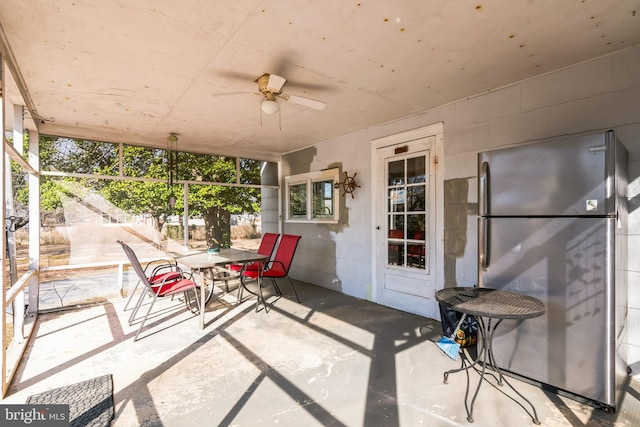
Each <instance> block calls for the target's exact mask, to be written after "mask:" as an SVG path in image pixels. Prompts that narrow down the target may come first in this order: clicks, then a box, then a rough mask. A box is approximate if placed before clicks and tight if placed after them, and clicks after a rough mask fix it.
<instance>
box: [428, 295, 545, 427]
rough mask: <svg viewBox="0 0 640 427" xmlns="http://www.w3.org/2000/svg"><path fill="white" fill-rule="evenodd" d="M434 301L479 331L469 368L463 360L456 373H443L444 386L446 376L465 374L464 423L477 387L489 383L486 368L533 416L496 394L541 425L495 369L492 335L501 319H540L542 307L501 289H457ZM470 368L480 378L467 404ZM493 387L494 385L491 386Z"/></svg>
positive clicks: (468, 414)
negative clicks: (473, 322) (473, 323)
mask: <svg viewBox="0 0 640 427" xmlns="http://www.w3.org/2000/svg"><path fill="white" fill-rule="evenodd" d="M436 300H437V301H438V302H439V303H440V304H442V305H443V306H445V307H447V308H450V309H452V310H455V311H458V312H460V313H466V314H468V315H472V316H475V317H476V319H477V320H478V329H479V331H480V335H481V338H482V340H481V344H480V343H479V344H478V345H479V346H481V347H480V348H479V352H478V355H477V357H476V359H475V361H473V363H470V364H469V365H466V366H465V363H464V358H463V365H462V367H461V368H459V369H452V370H449V371H447V372H445V373H444V383H445V384H446V383H447V379H448V377H449V374H452V373H455V372H460V371H466V372H467V390H466V393H465V401H464V405H465V409H466V410H467V421H469V422H470V423H472V422H473V405H474V403H475V401H476V397H477V396H478V391H480V386H481V385H482V382H483V381H488V380H487V378H486V377H485V373H486V369H487V368H489V369H491V370H492V371H494V372H495V373H496V374H497V376H494V375H491V376H492V377H493V378H495V379H496V381H497V385H499V386H502V385H503V383H504V384H507V385H508V386H509V387H510V388H511V389H512V390H513V391H514V392H515V393H516V394H517V395H518V396H520V398H521V399H523V400H524V401H525V402H527V403H528V404H529V406H531V409H532V410H533V414H532V413H530V412H529V411H528V410H527V408H526V407H525V406H524V405H523V404H522V403H520V402H518V401H517V400H516V399H515V398H514V397H512V396H510V395H509V394H507V393H505V392H504V391H503V390H500V389H499V388H498V390H499V391H500V392H501V393H502V394H504V395H505V396H507V397H509V398H510V399H511V400H513V401H515V402H516V403H518V404H519V405H520V406H521V407H522V408H523V409H524V410H525V411H526V412H527V414H528V415H529V416H530V417H531V419H532V420H533V422H534V424H540V421H538V414H537V412H536V408H535V407H534V406H533V404H532V403H531V402H530V401H529V400H528V399H527V398H526V397H524V396H523V395H522V394H521V393H520V392H519V391H518V390H516V389H515V388H514V387H513V385H511V384H510V383H509V382H508V381H507V379H506V378H505V377H504V376H503V375H502V371H500V368H498V366H497V364H496V363H495V359H494V357H493V348H492V341H493V334H494V332H495V330H496V328H497V327H498V325H499V324H500V323H501V322H502V321H503V320H504V319H518V320H521V319H530V318H533V317H538V316H542V315H543V314H544V312H545V308H544V304H543V303H542V301H540V300H539V299H537V298H534V297H531V296H528V295H523V294H520V293H517V292H512V291H506V290H502V289H492V288H475V287H459V288H458V287H456V288H446V289H442V290H439V291H438V292H436ZM480 362H481V365H482V369H479V368H477V366H476V365H477V364H478V363H480ZM471 368H473V369H474V370H475V371H476V372H478V373H479V375H480V380H479V381H478V386H477V387H476V390H475V393H474V394H473V397H472V398H471V403H470V404H469V403H468V400H469V375H468V371H469V369H471ZM492 385H493V384H492Z"/></svg>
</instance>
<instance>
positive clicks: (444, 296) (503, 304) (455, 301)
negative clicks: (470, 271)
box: [436, 287, 545, 319]
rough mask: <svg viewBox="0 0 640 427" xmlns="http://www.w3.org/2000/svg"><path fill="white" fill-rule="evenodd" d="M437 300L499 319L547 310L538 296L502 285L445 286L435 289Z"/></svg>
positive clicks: (446, 304)
mask: <svg viewBox="0 0 640 427" xmlns="http://www.w3.org/2000/svg"><path fill="white" fill-rule="evenodd" d="M436 300H437V301H438V302H439V303H440V304H442V305H444V306H446V307H448V308H451V309H453V310H455V311H459V312H461V313H467V314H471V315H474V316H481V317H491V318H496V319H529V318H532V317H538V316H542V315H543V314H544V312H545V308H544V304H543V303H542V301H540V300H539V299H537V298H534V297H532V296H529V295H524V294H520V293H518V292H512V291H506V290H503V289H492V288H475V287H455V288H445V289H441V290H439V291H438V292H436Z"/></svg>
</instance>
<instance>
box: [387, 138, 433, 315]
mask: <svg viewBox="0 0 640 427" xmlns="http://www.w3.org/2000/svg"><path fill="white" fill-rule="evenodd" d="M436 140H437V138H436V136H428V137H423V138H419V139H415V140H411V141H407V142H402V143H399V144H394V145H391V146H385V147H380V148H378V149H377V150H376V156H375V157H376V159H375V160H374V161H375V162H376V165H375V170H376V175H377V178H376V187H375V188H376V190H375V191H376V192H377V196H376V197H375V200H376V204H377V207H376V214H375V217H376V223H375V227H376V230H375V236H376V237H375V264H376V265H375V283H376V285H375V287H376V293H377V298H376V299H377V302H378V303H380V304H383V305H386V306H389V307H393V308H397V309H400V310H404V311H408V312H411V313H416V314H421V315H424V316H428V317H432V318H437V314H436V311H437V303H436V301H435V298H434V294H435V291H436V288H437V282H438V281H437V280H436V279H437V277H438V276H439V275H438V274H437V272H438V267H439V266H438V263H437V262H436V259H437V258H436V255H437V249H438V244H437V236H438V235H439V233H438V232H437V225H438V224H437V223H438V216H437V215H436V208H437V205H436V188H437V187H436V182H437V179H436V169H437V156H436V149H437V147H436ZM440 257H442V255H441V254H440Z"/></svg>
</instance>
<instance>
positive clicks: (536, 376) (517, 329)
mask: <svg viewBox="0 0 640 427" xmlns="http://www.w3.org/2000/svg"><path fill="white" fill-rule="evenodd" d="M479 221H481V222H482V221H485V222H486V223H485V224H484V226H482V227H481V228H482V229H483V231H484V233H486V234H485V236H482V235H481V238H486V239H488V243H487V244H486V248H487V250H488V252H489V254H488V256H487V257H486V259H487V262H488V265H487V266H486V267H487V268H486V271H483V270H482V269H480V274H479V281H480V286H485V287H491V288H499V289H509V290H514V291H517V292H521V293H524V294H527V295H531V296H534V297H536V298H538V299H540V300H542V301H543V302H544V304H545V307H546V313H545V314H544V316H542V317H539V318H535V319H529V320H525V321H523V322H521V323H519V324H517V323H509V322H507V321H505V322H503V323H502V324H500V326H499V327H498V329H497V330H496V335H495V336H494V341H493V345H494V347H493V350H494V356H495V359H496V363H497V364H498V366H500V367H501V368H504V369H505V370H507V371H511V372H513V373H515V374H518V375H521V376H524V377H527V378H530V379H533V380H535V381H538V382H541V383H544V384H549V385H551V386H554V387H557V388H559V389H562V390H565V391H568V392H571V393H573V394H576V395H579V396H584V397H586V398H588V399H592V400H596V401H599V402H603V403H605V404H607V405H613V404H614V402H611V400H612V399H613V397H612V396H614V388H615V384H613V379H612V378H611V377H610V376H609V375H607V373H608V372H609V371H610V368H611V367H612V366H613V363H614V359H615V346H613V345H612V344H613V343H615V336H613V335H614V333H613V323H614V322H613V312H612V310H613V308H612V305H611V304H607V301H610V300H611V298H612V296H613V285H612V284H611V283H612V281H613V266H612V265H607V262H611V261H612V260H613V256H610V257H607V256H606V255H605V254H607V253H609V254H613V253H614V252H613V251H614V249H613V247H612V246H613V244H614V239H613V237H612V235H611V233H612V232H613V230H614V229H613V227H614V225H615V220H614V219H612V218H562V217H561V218H481V219H480V220H479Z"/></svg>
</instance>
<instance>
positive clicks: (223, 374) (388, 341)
mask: <svg viewBox="0 0 640 427" xmlns="http://www.w3.org/2000/svg"><path fill="white" fill-rule="evenodd" d="M296 284H297V286H296V288H297V289H298V292H299V294H300V298H301V299H302V303H301V304H298V303H297V302H295V300H294V299H293V298H292V297H291V295H290V293H291V290H290V288H289V287H288V285H287V284H284V283H283V284H282V286H281V288H282V290H283V292H284V294H285V297H283V298H280V299H279V300H277V302H276V303H275V305H274V306H273V309H272V310H270V311H269V312H268V313H265V312H264V311H261V312H258V313H256V312H254V306H255V299H249V300H246V301H245V302H243V303H241V304H235V298H234V295H235V292H233V289H232V294H233V295H231V294H228V295H220V297H219V298H213V299H212V301H211V302H210V303H209V306H208V310H207V313H206V320H207V325H206V327H205V328H204V330H201V329H199V328H198V326H197V325H198V319H197V318H196V317H194V316H193V315H192V314H190V313H189V312H187V311H186V310H185V309H184V304H183V303H181V302H180V301H178V300H177V299H176V300H174V301H171V300H166V301H159V302H158V303H157V306H156V307H155V308H154V312H155V313H157V315H156V316H154V317H153V318H152V319H150V320H149V321H148V326H145V330H144V331H143V333H142V335H141V339H140V340H139V341H138V342H133V336H134V335H135V332H136V329H137V326H136V325H134V326H129V325H128V323H127V318H128V314H129V312H128V311H127V312H124V305H125V302H126V301H125V300H116V301H110V302H108V303H104V304H100V305H94V306H88V307H84V308H77V309H73V310H67V311H59V312H53V313H47V314H41V315H40V317H39V321H38V323H37V325H36V330H35V332H34V339H32V340H31V342H30V344H29V346H28V349H27V351H26V353H25V355H24V358H23V362H22V364H21V365H20V367H19V369H18V371H17V372H16V375H15V377H14V380H13V383H12V386H11V387H10V389H9V393H8V396H7V397H6V398H5V399H3V400H2V403H25V402H26V399H27V397H28V396H30V395H32V394H35V393H40V392H43V391H46V390H50V389H53V388H57V387H61V386H64V385H69V384H74V383H77V382H80V381H84V380H87V379H91V378H94V377H97V376H101V375H106V374H112V376H113V384H114V402H115V412H116V415H115V419H114V421H113V422H112V426H167V427H172V426H176V427H180V426H189V427H194V426H217V425H223V426H265V425H278V426H305V427H307V426H367V427H368V426H389V427H394V426H409V427H414V426H457V425H460V426H469V425H475V426H509V427H511V426H524V425H533V423H532V421H531V418H530V417H529V416H528V415H527V414H526V413H525V411H524V410H523V409H522V408H521V407H520V406H518V405H517V404H516V403H515V402H513V401H511V400H509V399H508V398H507V397H505V396H504V395H502V394H501V393H499V392H498V391H497V390H496V389H495V388H493V387H491V386H489V385H487V384H485V385H483V387H482V388H481V390H480V394H479V396H478V399H477V402H476V405H475V411H474V418H475V423H473V424H470V423H468V422H467V419H466V413H465V407H464V403H463V398H464V391H465V384H466V378H465V375H464V374H463V373H459V374H454V375H451V376H450V378H449V383H448V384H443V381H442V379H443V376H442V374H443V372H444V371H446V370H448V369H453V368H456V367H458V365H459V362H455V361H453V360H451V359H449V358H448V357H447V356H445V355H444V353H443V352H441V351H440V350H439V349H438V348H437V347H436V345H435V344H434V340H436V339H437V338H438V337H439V335H440V333H441V330H440V324H439V323H438V322H436V321H433V320H429V319H426V318H424V317H420V316H415V315H411V314H407V313H403V312H400V311H397V310H393V309H389V308H386V307H382V306H379V305H376V304H373V303H369V302H366V301H362V300H358V299H355V298H351V297H348V296H345V295H342V294H339V293H336V292H333V291H329V290H326V289H324V288H321V287H317V286H312V285H308V284H305V283H299V282H296ZM271 301H273V298H272V299H271ZM471 375H472V380H474V384H475V379H477V376H476V375H475V374H474V373H472V374H471ZM510 381H511V383H512V384H514V385H515V387H516V388H517V389H518V390H519V391H520V392H521V393H523V394H524V395H525V396H526V397H528V398H529V399H530V400H531V401H532V402H533V403H534V405H535V407H536V409H537V412H538V417H539V420H540V421H541V423H542V425H543V426H550V427H552V426H637V425H640V384H639V382H638V381H637V380H630V382H629V385H628V386H627V387H626V392H625V395H624V398H623V401H622V405H621V408H620V409H619V410H618V411H617V413H616V414H609V413H606V412H604V411H602V410H599V409H594V408H592V407H590V406H587V405H584V404H581V403H578V402H576V401H574V400H571V399H568V398H565V397H560V396H558V395H555V394H552V393H549V392H545V391H543V390H541V389H540V388H538V387H536V386H533V385H531V384H527V383H524V382H521V381H518V380H515V379H510Z"/></svg>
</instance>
